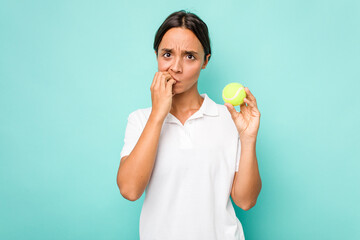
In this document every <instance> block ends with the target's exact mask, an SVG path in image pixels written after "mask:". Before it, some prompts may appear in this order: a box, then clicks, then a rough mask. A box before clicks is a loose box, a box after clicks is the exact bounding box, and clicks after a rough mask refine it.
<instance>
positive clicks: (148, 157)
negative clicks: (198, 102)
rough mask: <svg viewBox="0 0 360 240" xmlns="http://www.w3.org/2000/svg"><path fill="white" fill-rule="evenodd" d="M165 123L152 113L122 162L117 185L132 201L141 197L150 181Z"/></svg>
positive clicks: (125, 196)
mask: <svg viewBox="0 0 360 240" xmlns="http://www.w3.org/2000/svg"><path fill="white" fill-rule="evenodd" d="M163 122H164V118H159V117H155V115H153V114H152V113H151V114H150V116H149V119H148V121H147V123H146V125H145V128H144V130H143V132H142V133H141V136H140V138H139V140H138V142H137V143H136V145H135V147H134V149H133V150H132V151H131V153H130V154H129V155H127V156H125V157H123V158H122V159H121V161H120V166H119V170H118V174H117V185H118V187H119V190H120V193H121V195H122V196H123V197H124V198H126V199H128V200H130V201H135V200H137V199H138V198H140V197H141V195H142V194H143V192H144V191H145V188H146V186H147V184H148V182H149V180H150V177H151V173H152V170H153V167H154V163H155V157H156V153H157V148H158V143H159V138H160V132H161V127H162V124H163Z"/></svg>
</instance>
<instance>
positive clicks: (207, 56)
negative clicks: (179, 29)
mask: <svg viewBox="0 0 360 240" xmlns="http://www.w3.org/2000/svg"><path fill="white" fill-rule="evenodd" d="M210 55H211V54H210V53H209V54H208V55H206V61H204V63H203V65H202V67H201V69H205V68H206V65H207V64H208V62H209V57H210Z"/></svg>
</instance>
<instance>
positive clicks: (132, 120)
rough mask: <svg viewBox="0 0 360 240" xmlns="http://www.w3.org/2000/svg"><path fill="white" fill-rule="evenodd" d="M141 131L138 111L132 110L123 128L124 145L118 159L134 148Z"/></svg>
mask: <svg viewBox="0 0 360 240" xmlns="http://www.w3.org/2000/svg"><path fill="white" fill-rule="evenodd" d="M141 133H142V127H141V122H140V119H139V116H138V112H137V111H135V112H132V113H130V114H129V116H128V120H127V125H126V129H125V137H124V145H123V148H122V150H121V153H120V159H121V158H122V157H124V156H126V155H129V154H130V153H131V151H132V150H133V149H134V147H135V145H136V143H137V141H138V140H139V138H140V136H141Z"/></svg>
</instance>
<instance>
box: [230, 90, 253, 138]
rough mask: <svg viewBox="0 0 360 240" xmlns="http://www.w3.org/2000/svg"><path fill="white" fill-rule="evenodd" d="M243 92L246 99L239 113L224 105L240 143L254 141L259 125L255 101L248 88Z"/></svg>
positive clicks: (231, 106)
mask: <svg viewBox="0 0 360 240" xmlns="http://www.w3.org/2000/svg"><path fill="white" fill-rule="evenodd" d="M245 92H246V98H244V103H243V104H241V105H240V112H237V111H236V109H235V108H234V106H233V105H232V104H230V103H225V104H224V105H225V106H226V107H227V109H228V110H229V112H230V114H231V117H232V119H233V121H234V123H235V125H236V128H237V130H238V132H239V136H240V141H241V140H243V141H247V140H256V137H257V133H258V130H259V125H260V112H259V110H258V108H257V103H256V99H255V97H254V95H252V93H251V92H250V90H249V88H247V87H245ZM246 104H247V105H246Z"/></svg>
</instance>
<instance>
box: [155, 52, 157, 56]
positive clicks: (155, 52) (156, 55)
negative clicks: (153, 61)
mask: <svg viewBox="0 0 360 240" xmlns="http://www.w3.org/2000/svg"><path fill="white" fill-rule="evenodd" d="M155 55H156V58H157V52H156V50H155Z"/></svg>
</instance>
